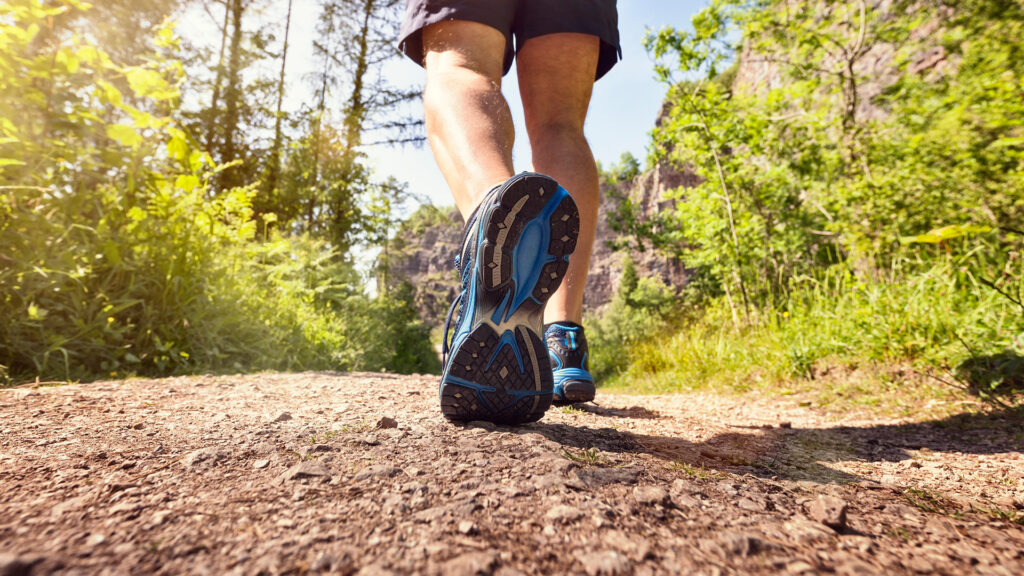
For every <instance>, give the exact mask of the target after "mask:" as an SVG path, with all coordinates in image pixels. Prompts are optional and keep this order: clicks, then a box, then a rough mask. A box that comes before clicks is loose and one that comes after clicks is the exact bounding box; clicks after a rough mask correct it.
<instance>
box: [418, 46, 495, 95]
mask: <svg viewBox="0 0 1024 576" xmlns="http://www.w3.org/2000/svg"><path fill="white" fill-rule="evenodd" d="M425 67H426V70H427V83H426V85H427V91H428V92H429V91H431V90H437V91H442V92H443V91H446V90H460V89H466V88H469V89H474V90H479V89H481V88H483V89H494V90H501V88H500V86H501V67H500V64H499V65H497V66H495V64H494V63H493V62H489V61H487V60H484V59H480V58H474V57H472V56H471V55H468V54H466V53H463V52H460V51H456V50H446V51H442V52H428V53H427V56H426V59H425Z"/></svg>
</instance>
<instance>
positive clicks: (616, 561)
mask: <svg viewBox="0 0 1024 576" xmlns="http://www.w3.org/2000/svg"><path fill="white" fill-rule="evenodd" d="M576 559H577V560H579V561H580V564H583V570H585V571H586V573H587V575H588V576H620V575H624V574H630V573H632V571H633V566H632V564H630V562H629V558H626V557H625V556H624V555H622V554H620V553H618V552H615V551H614V550H601V551H600V552H591V553H588V552H577V553H576Z"/></svg>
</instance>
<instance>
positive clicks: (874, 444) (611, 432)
mask: <svg viewBox="0 0 1024 576" xmlns="http://www.w3.org/2000/svg"><path fill="white" fill-rule="evenodd" d="M587 411H588V412H590V413H591V414H594V415H596V416H597V417H598V418H599V420H598V422H597V424H598V425H597V426H594V427H591V426H571V425H566V424H553V423H545V422H538V423H535V424H531V425H529V426H527V427H524V428H522V432H524V433H525V432H537V433H540V434H542V435H544V436H545V437H547V438H549V439H551V440H553V441H555V442H558V443H560V444H562V445H563V446H565V447H567V448H570V449H575V450H589V449H591V448H596V449H598V450H601V451H603V452H609V453H621V454H650V455H652V456H654V457H656V458H659V459H662V460H664V461H665V463H666V465H667V466H684V465H685V466H693V467H700V468H705V467H706V468H709V469H715V470H721V471H728V472H734V473H750V474H754V475H757V476H763V477H771V476H777V477H780V478H786V479H790V480H808V481H812V482H819V483H829V482H841V483H846V482H858V481H861V480H864V478H861V477H857V476H855V475H851V474H848V473H846V472H843V471H840V470H836V469H833V468H831V467H829V466H828V465H827V464H828V463H832V462H841V461H854V460H858V461H866V462H900V461H903V460H908V459H911V458H912V455H911V452H912V451H919V450H925V449H927V450H930V451H932V452H938V453H959V454H1002V453H1008V452H1024V407H1019V406H1018V407H1012V408H1000V409H990V410H987V411H984V412H977V413H963V414H956V415H953V416H950V417H947V418H941V419H934V420H928V421H923V422H913V423H904V424H878V425H869V426H838V427H833V428H799V427H794V428H756V427H736V428H737V429H738V430H742V431H729V432H720V433H717V434H714V435H712V436H711V437H709V438H707V439H705V440H701V441H693V440H690V439H687V438H682V437H673V436H659V435H655V434H641V433H635V432H629V431H621V430H618V429H616V425H617V423H618V422H621V419H623V418H644V419H651V418H658V415H657V413H655V412H653V411H651V410H648V409H646V408H639V407H634V408H626V409H614V410H610V409H598V410H595V409H589V410H587ZM600 424H607V426H601V425H600Z"/></svg>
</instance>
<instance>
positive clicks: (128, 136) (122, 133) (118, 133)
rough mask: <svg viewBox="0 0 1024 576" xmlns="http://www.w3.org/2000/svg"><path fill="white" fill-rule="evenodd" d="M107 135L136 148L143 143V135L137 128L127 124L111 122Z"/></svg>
mask: <svg viewBox="0 0 1024 576" xmlns="http://www.w3.org/2000/svg"><path fill="white" fill-rule="evenodd" d="M107 136H109V137H110V138H112V139H113V140H116V141H117V142H119V143H120V144H122V145H124V146H128V147H129V148H135V147H137V146H138V145H139V144H142V135H141V134H139V133H138V132H137V131H136V130H135V128H133V127H131V126H125V125H124V124H111V125H109V126H107Z"/></svg>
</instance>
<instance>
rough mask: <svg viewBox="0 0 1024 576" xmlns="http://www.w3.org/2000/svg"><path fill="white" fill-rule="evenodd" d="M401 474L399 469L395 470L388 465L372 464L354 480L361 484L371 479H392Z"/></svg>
mask: <svg viewBox="0 0 1024 576" xmlns="http://www.w3.org/2000/svg"><path fill="white" fill-rule="evenodd" d="M401 473H402V469H401V468H396V467H394V466H390V465H388V464H374V465H372V466H367V467H366V468H363V469H362V470H360V471H359V473H358V474H356V480H358V481H360V482H362V481H363V480H369V479H371V478H393V477H395V476H398V475H399V474H401Z"/></svg>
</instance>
